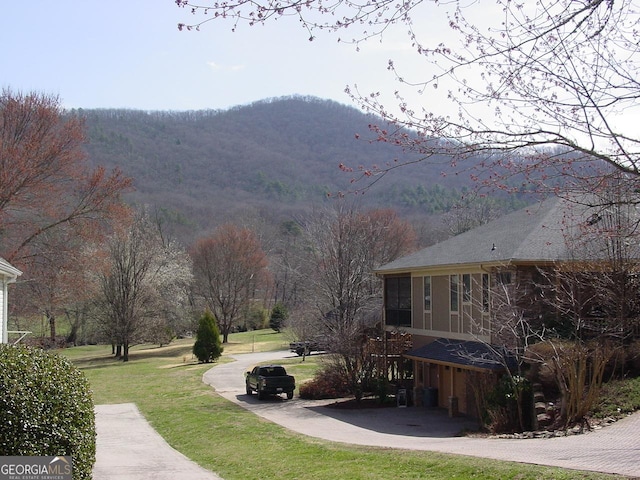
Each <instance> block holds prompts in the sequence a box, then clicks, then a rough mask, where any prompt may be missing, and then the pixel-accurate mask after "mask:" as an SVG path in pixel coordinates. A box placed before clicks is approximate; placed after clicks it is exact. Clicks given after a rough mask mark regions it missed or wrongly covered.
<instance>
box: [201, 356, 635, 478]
mask: <svg viewBox="0 0 640 480" xmlns="http://www.w3.org/2000/svg"><path fill="white" fill-rule="evenodd" d="M292 356H295V355H294V354H290V353H289V352H268V353H254V354H245V355H236V356H234V358H235V359H236V362H233V363H227V364H222V365H218V366H216V367H214V368H212V369H211V370H209V371H207V372H206V373H205V374H204V376H203V381H204V382H205V383H207V384H209V385H211V386H212V387H214V388H215V390H216V393H218V394H219V395H221V396H223V397H224V398H226V399H228V400H230V401H232V402H234V403H237V404H238V405H241V406H242V407H244V408H246V409H247V410H249V411H251V412H253V413H255V414H257V415H259V416H261V417H263V418H266V419H268V420H270V421H272V422H275V423H278V424H280V425H282V426H283V427H285V428H288V429H290V430H293V431H296V432H299V433H302V434H305V435H309V436H312V437H317V438H322V439H325V440H331V441H334V442H343V443H349V444H358V445H370V446H377V447H390V448H402V449H411V450H428V451H434V452H443V453H452V454H458V455H469V456H475V457H484V458H492V459H496V460H509V461H515V462H522V463H532V464H539V465H549V466H556V467H563V468H570V469H577V470H590V471H596V472H604V473H612V474H618V475H624V476H630V477H640V413H636V414H634V415H632V416H630V417H627V418H625V419H623V420H620V421H618V422H616V423H614V424H612V425H610V426H607V427H605V428H602V429H600V430H595V431H592V432H589V433H586V434H584V435H575V436H569V437H559V438H551V439H529V440H511V439H488V438H471V437H456V436H455V435H456V434H457V433H458V432H460V431H461V429H463V428H465V427H466V426H469V425H468V424H466V422H465V420H464V419H453V420H452V419H449V418H448V417H447V416H446V414H444V413H443V412H441V411H433V410H428V409H423V408H413V407H410V408H388V409H381V410H366V411H362V410H338V409H332V408H326V407H325V406H324V405H326V404H327V403H330V402H327V401H323V402H309V401H302V400H300V399H298V398H297V397H296V398H295V399H294V400H290V401H287V400H283V399H280V398H277V397H273V398H272V399H269V400H266V401H258V400H257V398H256V396H255V395H251V396H249V395H246V393H245V386H244V375H243V374H244V372H245V371H246V370H248V369H249V367H251V366H252V365H254V364H256V363H261V362H267V361H277V360H280V359H282V358H286V357H292Z"/></svg>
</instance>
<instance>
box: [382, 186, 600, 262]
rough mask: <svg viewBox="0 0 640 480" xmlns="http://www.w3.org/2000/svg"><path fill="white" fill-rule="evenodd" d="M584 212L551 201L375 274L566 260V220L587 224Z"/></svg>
mask: <svg viewBox="0 0 640 480" xmlns="http://www.w3.org/2000/svg"><path fill="white" fill-rule="evenodd" d="M568 211H570V212H571V214H570V215H568V214H567V212H568ZM588 213H589V212H588V208H587V207H581V206H579V205H577V204H575V203H571V202H569V201H568V200H563V199H560V198H557V197H554V198H551V199H548V200H545V201H543V202H540V203H536V204H534V205H532V206H529V207H527V208H524V209H522V210H518V211H516V212H513V213H510V214H508V215H505V216H503V217H500V218H498V219H496V220H494V221H492V222H489V223H487V224H485V225H482V226H479V227H477V228H474V229H472V230H469V231H467V232H464V233H462V234H460V235H456V236H455V237H451V238H449V239H448V240H445V241H443V242H440V243H437V244H435V245H432V246H430V247H427V248H424V249H422V250H420V251H418V252H415V253H413V254H410V255H407V256H405V257H402V258H399V259H397V260H395V261H393V262H390V263H388V264H386V265H383V266H381V267H380V268H378V269H376V272H377V273H391V272H392V271H401V270H404V271H407V270H411V269H418V268H426V267H438V266H443V267H444V266H454V265H463V264H479V263H510V262H551V261H556V260H562V259H566V258H568V252H567V247H566V238H565V237H566V233H567V225H568V218H569V216H570V217H571V218H573V219H574V221H575V219H576V218H579V219H580V221H582V220H585V221H586V219H588V218H589V217H588Z"/></svg>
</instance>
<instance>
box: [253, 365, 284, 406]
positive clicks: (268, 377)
mask: <svg viewBox="0 0 640 480" xmlns="http://www.w3.org/2000/svg"><path fill="white" fill-rule="evenodd" d="M245 384H246V387H247V395H251V394H253V392H257V394H258V399H260V400H262V399H263V398H265V396H267V395H279V394H281V393H286V394H287V398H288V399H289V400H291V399H292V398H293V391H294V390H295V388H296V380H295V378H293V376H291V375H287V371H286V370H285V369H284V367H282V366H280V365H263V366H258V367H254V369H253V370H251V371H250V372H247V373H246V379H245Z"/></svg>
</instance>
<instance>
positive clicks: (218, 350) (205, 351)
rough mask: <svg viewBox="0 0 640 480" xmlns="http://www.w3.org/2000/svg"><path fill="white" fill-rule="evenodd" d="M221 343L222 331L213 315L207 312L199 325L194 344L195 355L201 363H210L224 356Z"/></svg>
mask: <svg viewBox="0 0 640 480" xmlns="http://www.w3.org/2000/svg"><path fill="white" fill-rule="evenodd" d="M222 350H223V349H222V344H221V343H220V330H218V325H217V323H216V319H215V317H214V316H213V314H212V313H211V312H210V311H209V310H207V311H206V312H204V314H203V315H202V317H200V321H199V323H198V333H197V334H196V342H195V343H194V344H193V354H194V355H195V356H196V357H197V358H198V361H199V362H202V363H210V362H213V361H215V360H217V359H218V358H219V357H220V355H222Z"/></svg>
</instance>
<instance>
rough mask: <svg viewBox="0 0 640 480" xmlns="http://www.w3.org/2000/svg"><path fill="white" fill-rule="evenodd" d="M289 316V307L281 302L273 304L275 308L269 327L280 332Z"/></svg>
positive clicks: (272, 311)
mask: <svg viewBox="0 0 640 480" xmlns="http://www.w3.org/2000/svg"><path fill="white" fill-rule="evenodd" d="M288 316H289V312H287V307H285V306H284V305H283V304H281V303H280V302H278V303H276V304H275V305H274V306H273V310H271V317H270V318H269V327H270V328H271V329H273V330H275V331H276V332H280V330H281V329H282V327H283V326H284V322H285V320H286V319H287V317H288Z"/></svg>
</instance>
